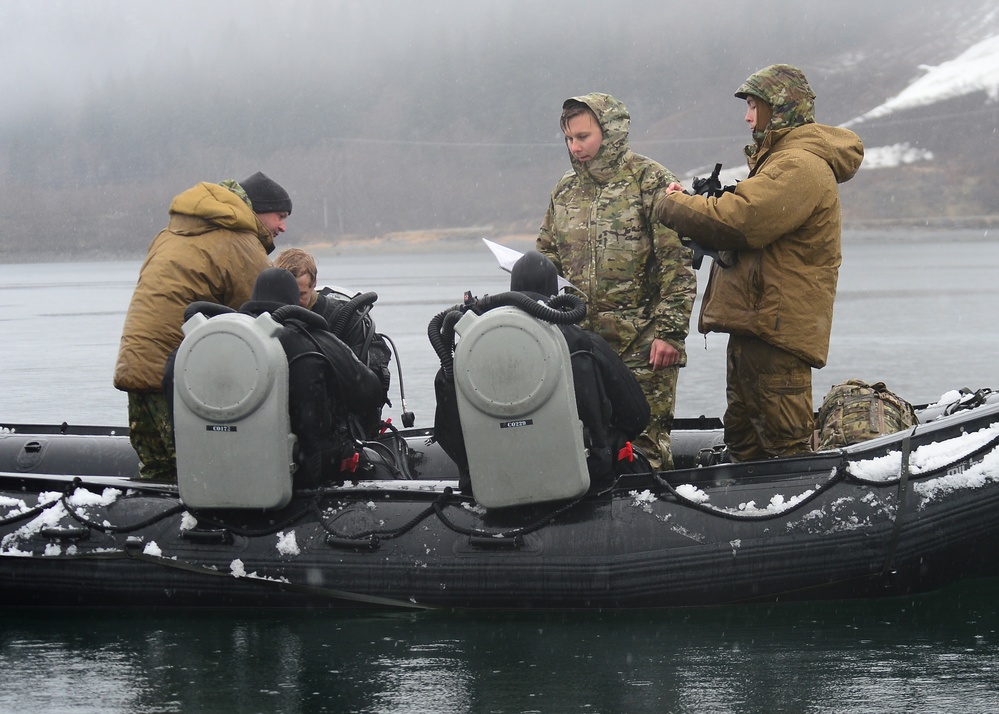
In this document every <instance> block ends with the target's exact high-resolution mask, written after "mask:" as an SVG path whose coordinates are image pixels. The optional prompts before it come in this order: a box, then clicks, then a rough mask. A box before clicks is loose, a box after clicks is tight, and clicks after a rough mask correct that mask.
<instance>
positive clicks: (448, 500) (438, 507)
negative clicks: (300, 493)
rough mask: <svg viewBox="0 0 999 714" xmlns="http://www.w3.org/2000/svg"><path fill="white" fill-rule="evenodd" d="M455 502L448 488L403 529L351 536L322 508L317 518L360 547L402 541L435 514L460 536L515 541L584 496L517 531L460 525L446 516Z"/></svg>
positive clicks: (332, 533) (333, 532)
mask: <svg viewBox="0 0 999 714" xmlns="http://www.w3.org/2000/svg"><path fill="white" fill-rule="evenodd" d="M453 499H454V491H453V489H452V488H451V487H450V486H448V487H446V488H445V489H444V491H443V492H442V493H441V495H440V496H438V497H437V498H436V499H434V502H433V503H432V504H430V506H428V507H427V508H425V509H424V510H423V511H420V513H418V514H417V515H416V516H414V517H413V518H412V519H410V520H409V521H408V522H406V523H404V524H403V525H402V526H400V527H398V528H386V529H370V530H366V531H360V532H358V533H349V534H348V533H343V532H340V531H338V530H336V529H335V528H333V526H332V524H330V523H327V522H326V520H325V519H324V518H323V516H322V514H321V513H320V512H319V511H318V507H317V511H316V515H317V518H318V520H319V523H320V525H321V526H322V527H323V530H325V531H326V533H327V534H328V535H330V536H333V537H334V538H340V539H343V540H345V541H356V542H358V543H359V544H360V543H363V541H365V540H370V539H372V538H374V539H376V540H377V539H392V538H398V537H399V536H401V535H404V534H405V533H408V532H409V531H411V530H412V529H413V528H415V527H416V526H417V525H419V524H420V523H421V522H422V521H424V520H426V519H427V518H428V517H430V516H431V515H436V516H437V519H438V520H439V521H440V522H441V523H442V524H443V525H444V526H445V527H446V528H448V529H449V530H451V531H453V532H455V533H457V534H459V535H467V536H478V537H482V538H514V537H517V536H522V535H527V534H528V533H532V532H534V531H536V530H539V529H541V528H543V527H544V526H546V525H548V524H550V523H551V522H552V521H554V520H555V518H557V517H558V516H560V515H561V514H562V513H564V512H565V511H568V510H569V509H570V508H572V507H574V506H575V505H576V504H578V503H579V502H580V501H582V500H583V499H582V497H580V498H577V499H575V500H573V501H569V502H568V503H564V504H562V505H561V506H559V507H557V508H555V509H553V510H552V511H551V512H549V513H547V514H546V515H544V516H542V517H541V518H538V519H537V520H535V521H533V522H532V523H529V524H527V525H525V526H520V527H518V528H513V529H509V528H507V529H504V530H500V531H487V530H483V529H481V528H469V527H466V526H460V525H458V524H457V523H455V522H454V521H453V520H451V519H450V518H449V517H448V516H446V515H445V514H444V509H445V508H446V507H447V506H449V505H451V504H452V502H453Z"/></svg>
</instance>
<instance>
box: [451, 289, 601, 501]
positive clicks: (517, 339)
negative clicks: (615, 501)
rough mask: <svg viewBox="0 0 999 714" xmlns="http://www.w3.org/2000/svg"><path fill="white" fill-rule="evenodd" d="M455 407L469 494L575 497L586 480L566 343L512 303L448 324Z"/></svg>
mask: <svg viewBox="0 0 999 714" xmlns="http://www.w3.org/2000/svg"><path fill="white" fill-rule="evenodd" d="M454 330H455V332H456V333H458V335H459V336H460V338H461V339H459V340H458V343H457V345H456V347H455V350H454V383H455V392H456V396H457V401H458V415H459V417H460V419H461V430H462V434H463V436H464V439H465V450H466V452H467V454H468V470H469V476H470V477H471V482H472V495H473V496H474V498H475V500H476V501H477V502H478V503H479V504H481V505H482V506H484V507H486V508H500V507H504V506H515V505H521V504H528V503H541V502H545V501H555V500H562V499H570V498H576V497H578V496H581V495H583V494H584V493H586V490H587V489H588V488H589V485H590V477H589V473H588V472H587V470H586V452H585V447H584V445H583V427H582V424H581V422H580V421H579V417H578V414H577V411H576V397H575V392H574V390H573V382H572V367H571V363H570V357H569V348H568V346H567V345H566V342H565V338H564V337H563V336H562V333H561V332H560V331H559V329H558V328H557V327H555V326H554V325H550V324H548V323H546V322H542V321H541V320H538V319H536V318H534V317H532V316H530V315H528V314H527V313H526V312H524V311H523V310H520V309H519V308H515V307H498V308H495V309H493V310H489V311H488V312H486V313H485V314H483V315H476V314H475V313H474V312H472V311H468V312H466V313H465V314H464V316H462V318H461V319H460V320H459V321H458V322H457V323H456V324H455V327H454Z"/></svg>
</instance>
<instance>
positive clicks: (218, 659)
mask: <svg viewBox="0 0 999 714" xmlns="http://www.w3.org/2000/svg"><path fill="white" fill-rule="evenodd" d="M997 588H999V582H997V581H986V582H981V583H974V584H967V585H965V586H963V587H960V588H954V589H951V590H947V591H944V592H941V593H937V594H933V595H929V596H921V597H916V598H899V599H892V600H888V601H880V602H861V603H835V604H814V605H811V604H805V605H781V606H767V607H762V606H761V607H739V608H720V609H708V610H680V611H665V612H650V611H641V612H632V613H526V614H524V613H419V614H392V613H389V614H372V613H369V614H360V615H358V614H355V615H344V614H337V613H332V612H324V611H294V612H293V611H279V612H274V611H266V612H261V611H253V612H244V611H238V612H233V611H225V612H221V611H219V612H189V611H157V612H155V613H148V612H142V611H125V612H112V611H103V610H85V611H79V610H76V611H39V612H28V613H25V612H23V611H22V612H12V611H8V612H6V613H0V614H2V615H3V621H4V622H5V624H4V626H3V629H2V630H0V672H2V674H3V676H2V680H0V681H2V684H0V710H2V711H19V712H41V711H73V712H90V711H94V712H96V711H102V712H174V711H241V712H256V711H259V712H322V711H327V712H372V713H373V712H414V713H415V712H432V713H441V714H445V713H447V714H449V713H452V712H531V711H537V712H552V711H558V712H576V711H579V712H627V711H668V712H778V711H789V712H869V711H879V712H908V711H916V710H918V711H953V710H955V709H956V708H958V707H960V708H961V710H962V711H963V712H964V713H965V714H969V713H972V712H986V711H995V710H996V707H999V678H997V677H996V676H995V675H994V674H993V672H995V671H996V667H997V665H999V634H997V625H999V605H997V604H996V598H995V594H996V590H997Z"/></svg>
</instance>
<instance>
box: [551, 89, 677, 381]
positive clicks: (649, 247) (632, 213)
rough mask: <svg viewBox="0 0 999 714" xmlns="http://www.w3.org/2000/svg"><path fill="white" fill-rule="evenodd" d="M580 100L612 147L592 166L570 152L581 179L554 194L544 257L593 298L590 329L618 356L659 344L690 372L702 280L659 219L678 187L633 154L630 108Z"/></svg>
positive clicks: (595, 98) (605, 145)
mask: <svg viewBox="0 0 999 714" xmlns="http://www.w3.org/2000/svg"><path fill="white" fill-rule="evenodd" d="M574 99H576V100H578V101H581V102H583V103H584V104H586V105H587V106H588V107H590V109H591V110H592V111H593V113H594V114H595V115H596V116H597V119H598V121H599V122H600V127H601V129H602V131H603V142H602V144H601V147H600V150H599V151H598V152H597V155H596V156H595V157H594V158H593V159H591V160H590V161H588V162H587V163H585V164H582V163H580V162H579V161H577V160H576V159H575V158H574V157H573V156H572V154H571V153H570V155H569V160H570V162H571V163H572V171H569V172H568V173H566V174H565V176H563V177H562V180H561V181H559V182H558V185H556V186H555V190H554V191H552V194H551V202H550V204H549V206H548V212H547V214H546V215H545V218H544V222H543V223H542V226H541V231H540V234H539V235H538V241H537V249H538V251H539V252H541V253H543V254H544V255H547V256H548V257H549V258H551V260H552V262H553V263H555V266H556V267H557V268H558V269H559V272H560V273H561V274H562V276H563V277H565V278H566V279H567V280H568V281H569V282H570V283H572V285H573V286H574V287H575V288H576V289H578V290H579V292H580V293H582V295H583V297H585V298H586V301H587V316H586V320H585V322H584V324H583V325H584V327H586V328H587V329H590V330H592V331H593V332H596V333H597V334H599V335H600V336H601V337H603V338H604V339H605V340H607V342H609V343H610V344H611V346H612V347H614V349H615V350H617V352H618V354H620V355H624V354H626V353H638V352H642V351H644V352H645V353H648V350H649V347H650V345H651V344H652V340H653V339H655V338H659V339H662V340H665V341H666V342H668V343H669V344H671V345H672V346H673V347H675V348H676V349H677V350H678V351H679V352H680V364H681V365H682V364H685V363H686V353H685V350H684V338H686V336H687V331H688V329H689V325H690V312H691V309H692V307H693V303H694V296H695V294H696V290H697V286H696V275H695V273H694V271H693V270H692V269H691V267H690V260H691V255H690V251H689V250H687V249H686V248H684V247H683V246H682V245H681V243H680V240H679V238H678V237H677V235H676V233H675V232H673V231H672V230H670V229H667V228H665V227H663V226H661V225H659V224H657V223H656V222H655V219H654V216H653V214H652V209H653V198H654V196H655V194H656V193H657V192H659V191H661V190H663V189H665V188H666V186H667V185H669V183H670V182H671V181H674V180H676V179H675V177H674V176H673V174H672V173H670V172H669V171H668V170H666V169H665V168H663V167H662V166H661V165H659V164H658V163H656V162H655V161H652V160H651V159H648V158H646V157H644V156H640V155H638V154H635V153H634V152H632V151H631V150H630V149H629V148H628V129H629V125H630V121H631V120H630V117H629V115H628V110H627V109H626V108H625V106H624V104H622V103H621V102H619V101H618V100H617V99H615V98H614V97H611V96H609V95H607V94H588V95H585V96H582V97H574Z"/></svg>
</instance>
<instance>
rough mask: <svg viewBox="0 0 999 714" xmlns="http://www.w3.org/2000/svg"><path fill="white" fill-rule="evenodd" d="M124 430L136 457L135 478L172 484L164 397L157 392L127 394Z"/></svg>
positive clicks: (174, 453) (171, 453) (172, 460)
mask: <svg viewBox="0 0 999 714" xmlns="http://www.w3.org/2000/svg"><path fill="white" fill-rule="evenodd" d="M128 429H129V440H130V441H131V442H132V448H133V449H135V453H137V454H138V455H139V478H141V479H150V480H156V481H176V480H177V451H176V449H174V443H173V424H172V423H171V422H170V411H169V409H168V408H167V402H166V397H164V396H163V395H162V394H160V393H159V392H129V393H128Z"/></svg>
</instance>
